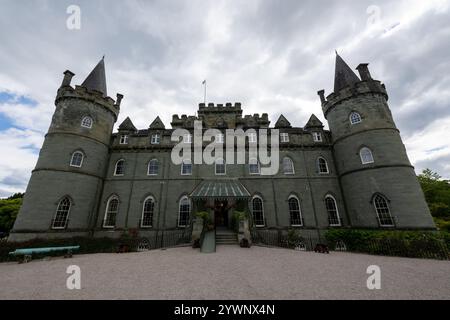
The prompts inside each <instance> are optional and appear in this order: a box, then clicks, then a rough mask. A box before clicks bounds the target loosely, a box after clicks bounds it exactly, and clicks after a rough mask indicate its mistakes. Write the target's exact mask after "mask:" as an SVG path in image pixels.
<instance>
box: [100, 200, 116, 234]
mask: <svg viewBox="0 0 450 320" xmlns="http://www.w3.org/2000/svg"><path fill="white" fill-rule="evenodd" d="M113 200H116V201H117V208H116V211H112V210H110V205H111V202H112V201H113ZM119 207H120V200H119V197H118V196H117V195H112V196H110V197H109V198H108V201H107V202H106V209H105V215H104V216H103V223H102V228H104V229H114V228H115V227H116V224H117V216H118V215H119ZM111 213H114V214H115V216H114V225H106V221H107V219H110V217H109V214H111Z"/></svg>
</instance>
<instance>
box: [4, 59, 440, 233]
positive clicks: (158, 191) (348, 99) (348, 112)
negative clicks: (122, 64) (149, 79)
mask: <svg viewBox="0 0 450 320" xmlns="http://www.w3.org/2000/svg"><path fill="white" fill-rule="evenodd" d="M357 70H358V72H359V77H358V76H357V75H356V74H355V73H354V72H353V71H352V70H351V68H350V67H349V66H348V65H347V64H346V63H345V62H344V61H343V59H342V58H341V57H340V56H339V55H337V56H336V70H335V80H334V92H333V93H331V94H329V95H328V96H327V97H326V96H325V93H324V91H323V90H321V91H319V92H318V95H319V96H320V101H321V104H322V110H323V113H324V115H325V118H326V119H327V121H328V124H329V131H328V130H324V126H323V124H322V123H321V122H320V121H319V119H318V118H317V117H316V116H314V115H312V116H311V118H310V119H309V121H308V122H307V123H306V125H305V126H304V127H303V128H302V127H293V126H292V125H291V123H290V122H289V121H288V119H286V118H285V117H284V116H283V115H281V116H280V118H279V119H278V121H277V122H276V123H275V125H274V127H273V128H275V129H278V130H279V139H280V141H279V161H280V168H279V170H278V172H277V173H276V174H275V175H271V176H268V175H262V174H261V164H260V162H259V160H258V159H255V158H253V159H248V161H247V163H246V164H227V163H226V161H225V160H224V159H216V161H215V163H213V164H195V163H193V162H192V161H191V160H189V159H186V160H185V161H183V162H182V163H181V164H174V163H173V161H171V150H172V148H173V147H174V145H175V142H174V141H172V140H171V135H172V133H173V131H174V130H175V129H179V128H182V129H185V130H187V131H186V132H188V133H189V132H190V133H192V132H193V129H194V122H195V121H196V120H197V121H201V123H202V124H203V126H204V128H205V129H208V128H215V129H217V130H218V131H217V132H219V134H217V135H216V136H215V138H214V143H217V144H224V143H226V141H224V136H223V132H224V131H225V130H226V129H243V130H245V129H249V128H252V129H256V130H260V129H268V128H272V127H269V125H270V121H269V119H268V115H267V114H266V113H263V114H262V115H258V114H255V115H245V116H243V110H242V107H241V104H240V103H235V104H231V103H226V104H224V105H223V104H217V105H215V104H212V103H209V104H207V105H205V104H204V103H200V104H199V108H198V113H197V115H196V116H187V115H181V117H180V116H179V115H174V116H173V118H172V122H171V127H172V128H171V129H168V128H166V126H165V125H164V123H163V122H162V121H161V119H160V118H159V117H156V119H154V121H153V122H152V123H151V124H150V125H149V127H148V128H147V129H142V130H138V129H137V128H136V127H135V126H134V125H133V123H132V121H131V120H130V119H129V118H126V119H125V120H124V121H123V122H122V123H121V124H120V125H119V127H118V132H117V133H113V126H114V124H115V122H116V121H117V118H118V115H119V111H120V104H121V100H122V98H123V96H122V95H120V94H117V98H116V100H115V101H114V100H113V99H112V98H110V97H109V96H107V90H106V77H105V65H104V60H103V59H102V60H101V61H100V62H99V63H98V65H97V66H96V67H95V68H94V69H93V70H92V72H91V73H90V74H89V75H88V77H87V78H86V80H85V81H84V82H83V83H82V84H81V85H80V86H78V85H76V86H74V87H72V86H71V79H72V77H73V76H74V73H72V72H71V71H66V72H64V79H63V81H62V84H61V87H60V88H59V89H58V93H57V96H56V100H55V105H56V110H55V112H54V115H53V118H52V122H51V125H50V128H49V130H48V133H47V134H46V136H45V141H44V144H43V146H42V149H41V151H40V154H39V159H38V162H37V164H36V167H35V169H34V170H33V172H32V175H31V178H30V181H29V184H28V187H27V190H26V193H25V197H24V201H23V206H22V208H21V210H20V212H19V215H18V217H17V220H16V222H15V224H14V227H13V230H12V232H11V234H10V237H9V241H22V240H27V239H32V238H37V237H38V238H57V237H61V238H67V237H75V236H82V237H86V236H89V237H119V236H120V235H121V234H123V233H124V232H125V231H126V230H129V229H135V230H137V232H138V234H139V236H141V237H144V238H145V237H151V236H153V235H155V234H157V233H158V232H162V231H170V230H183V229H186V228H189V226H191V223H192V220H193V217H194V214H195V213H196V212H199V211H206V212H209V214H210V215H211V218H212V220H213V221H214V224H215V226H216V227H222V228H223V227H230V224H231V217H232V215H233V212H234V211H246V212H248V213H249V216H250V217H251V225H252V227H253V228H256V229H263V230H278V231H280V232H286V231H287V230H288V229H289V228H296V229H298V230H299V232H300V233H301V234H302V235H305V236H307V235H308V234H309V235H312V234H320V233H323V232H324V231H326V230H327V229H329V228H367V229H380V228H382V229H422V230H426V229H429V230H433V229H435V225H434V223H433V220H432V217H431V215H430V212H429V209H428V207H427V204H426V202H425V199H424V195H423V193H422V190H421V188H420V185H419V183H418V181H417V178H416V175H415V172H414V168H413V166H412V165H411V163H410V161H409V160H408V156H407V154H406V150H405V146H404V145H403V142H402V140H401V138H400V134H399V130H398V129H397V127H396V125H395V123H394V120H393V117H392V114H391V111H390V109H389V106H388V103H387V101H388V94H387V92H386V88H385V86H384V84H382V83H381V82H380V81H377V80H374V79H372V77H371V75H370V72H369V69H368V65H367V64H360V65H359V66H358V67H357ZM247 138H248V140H247V142H246V143H247V145H251V144H252V143H253V144H258V143H259V142H258V140H257V139H258V138H257V136H248V137H247ZM183 143H186V144H191V143H192V134H186V136H185V137H183ZM202 147H205V146H204V145H203V146H202Z"/></svg>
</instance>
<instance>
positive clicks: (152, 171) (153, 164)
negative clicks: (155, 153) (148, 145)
mask: <svg viewBox="0 0 450 320" xmlns="http://www.w3.org/2000/svg"><path fill="white" fill-rule="evenodd" d="M158 170H159V163H158V160H157V159H152V160H150V161H149V163H148V170H147V174H148V175H150V176H152V175H153V176H154V175H157V174H158Z"/></svg>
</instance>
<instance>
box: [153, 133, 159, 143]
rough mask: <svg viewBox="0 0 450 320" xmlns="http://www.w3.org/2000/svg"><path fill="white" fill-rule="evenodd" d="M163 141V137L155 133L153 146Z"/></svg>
mask: <svg viewBox="0 0 450 320" xmlns="http://www.w3.org/2000/svg"><path fill="white" fill-rule="evenodd" d="M160 141H161V136H160V134H159V133H155V134H153V135H152V139H151V144H159V142H160Z"/></svg>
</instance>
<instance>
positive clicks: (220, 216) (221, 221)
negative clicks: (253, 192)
mask: <svg viewBox="0 0 450 320" xmlns="http://www.w3.org/2000/svg"><path fill="white" fill-rule="evenodd" d="M227 204H228V202H227V201H226V200H225V201H219V200H216V201H215V203H214V221H215V225H216V227H228V209H227Z"/></svg>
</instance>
